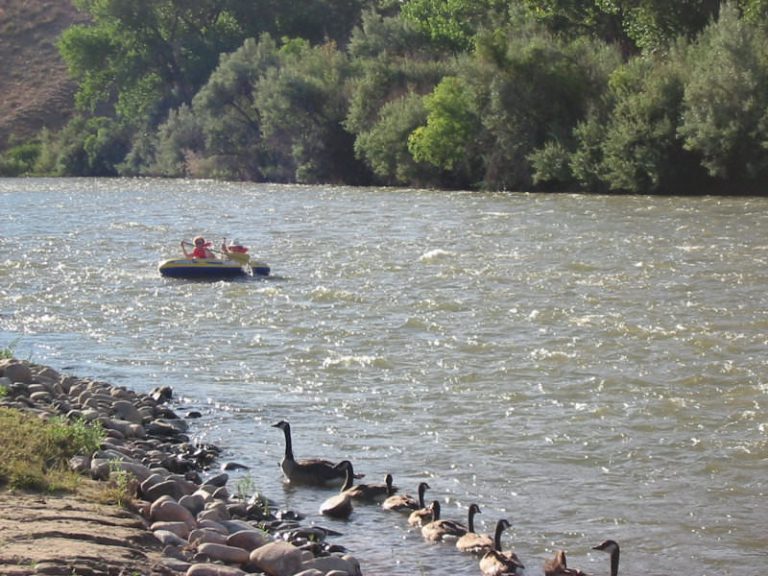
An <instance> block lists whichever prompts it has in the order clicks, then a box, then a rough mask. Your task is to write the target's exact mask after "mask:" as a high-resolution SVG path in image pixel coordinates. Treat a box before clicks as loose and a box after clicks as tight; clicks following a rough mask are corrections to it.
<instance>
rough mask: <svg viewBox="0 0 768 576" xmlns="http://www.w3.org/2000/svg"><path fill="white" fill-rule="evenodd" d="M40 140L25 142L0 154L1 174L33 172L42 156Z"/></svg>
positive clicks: (16, 174)
mask: <svg viewBox="0 0 768 576" xmlns="http://www.w3.org/2000/svg"><path fill="white" fill-rule="evenodd" d="M40 146H41V145H40V142H24V143H22V144H18V145H16V146H13V147H11V148H9V149H8V150H6V151H5V152H3V153H2V154H0V176H11V177H13V176H26V175H29V174H32V173H33V172H34V169H35V164H36V163H37V159H38V158H39V157H40Z"/></svg>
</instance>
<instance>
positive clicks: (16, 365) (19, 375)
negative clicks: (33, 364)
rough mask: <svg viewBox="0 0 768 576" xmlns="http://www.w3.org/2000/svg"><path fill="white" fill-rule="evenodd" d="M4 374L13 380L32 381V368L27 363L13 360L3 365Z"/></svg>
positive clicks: (28, 382) (27, 382)
mask: <svg viewBox="0 0 768 576" xmlns="http://www.w3.org/2000/svg"><path fill="white" fill-rule="evenodd" d="M3 376H5V377H6V378H8V379H9V380H10V381H11V382H21V383H23V384H31V383H32V370H30V368H29V366H27V365H26V364H22V363H21V362H15V361H11V362H9V363H7V364H5V366H4V367H3Z"/></svg>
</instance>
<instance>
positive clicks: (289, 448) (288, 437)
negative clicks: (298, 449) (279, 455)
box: [283, 423, 293, 460]
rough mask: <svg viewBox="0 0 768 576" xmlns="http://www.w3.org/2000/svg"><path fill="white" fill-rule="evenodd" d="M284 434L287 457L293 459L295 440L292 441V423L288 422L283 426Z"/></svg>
mask: <svg viewBox="0 0 768 576" xmlns="http://www.w3.org/2000/svg"><path fill="white" fill-rule="evenodd" d="M283 434H285V458H286V459H287V460H293V442H291V425H290V424H288V423H286V424H285V426H283Z"/></svg>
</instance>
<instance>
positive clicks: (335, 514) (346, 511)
mask: <svg viewBox="0 0 768 576" xmlns="http://www.w3.org/2000/svg"><path fill="white" fill-rule="evenodd" d="M336 468H338V469H340V470H341V471H343V472H344V485H343V486H342V487H341V492H339V493H338V494H336V496H331V497H330V498H328V499H327V500H326V501H325V502H323V503H322V504H321V505H320V514H323V515H324V516H330V517H331V518H349V515H350V514H352V497H351V496H350V495H349V489H350V488H351V487H352V477H353V476H354V473H353V471H352V464H351V463H350V461H349V460H343V461H342V462H339V463H338V464H337V465H336Z"/></svg>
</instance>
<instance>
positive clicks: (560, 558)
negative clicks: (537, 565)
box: [544, 550, 586, 576]
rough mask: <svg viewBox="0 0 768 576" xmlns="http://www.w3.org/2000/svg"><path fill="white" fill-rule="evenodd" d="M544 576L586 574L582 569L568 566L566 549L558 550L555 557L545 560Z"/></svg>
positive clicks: (579, 575)
mask: <svg viewBox="0 0 768 576" xmlns="http://www.w3.org/2000/svg"><path fill="white" fill-rule="evenodd" d="M544 576H586V574H584V572H582V571H581V570H577V569H576V568H568V562H567V560H566V558H565V551H564V550H556V551H555V557H554V558H551V559H550V560H547V561H546V562H544Z"/></svg>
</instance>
